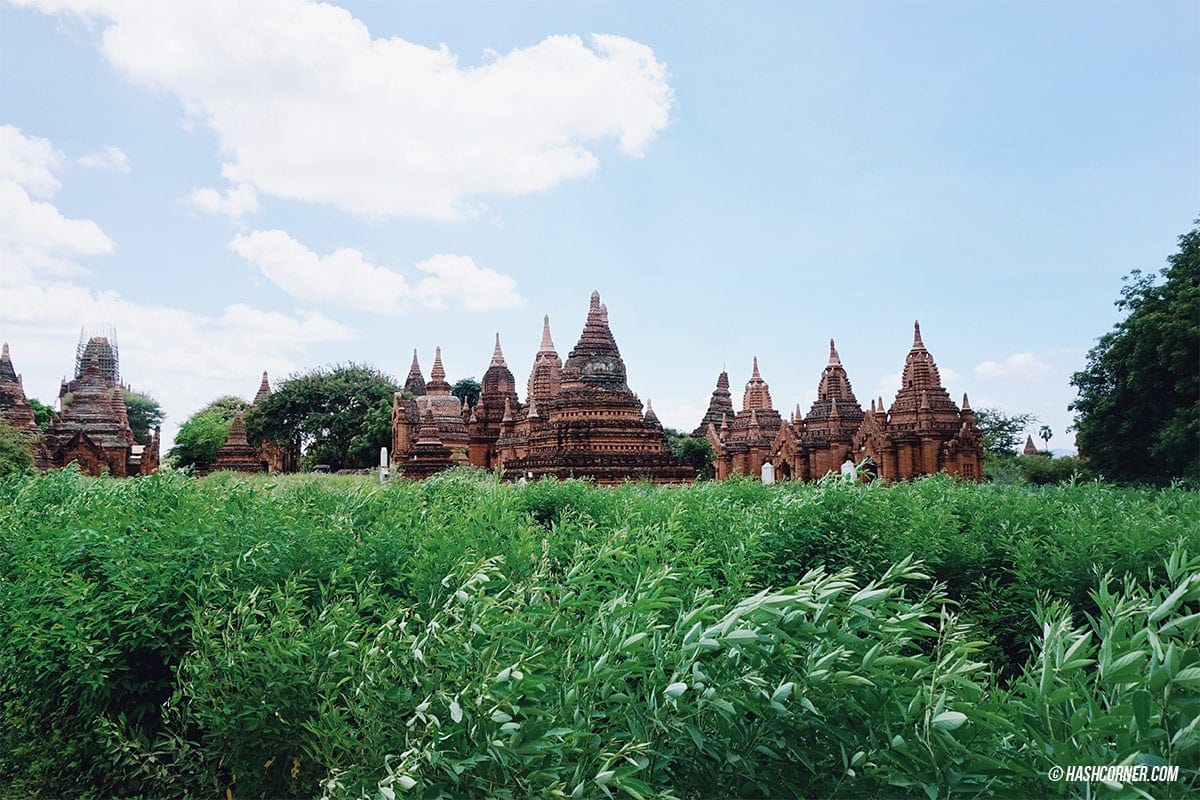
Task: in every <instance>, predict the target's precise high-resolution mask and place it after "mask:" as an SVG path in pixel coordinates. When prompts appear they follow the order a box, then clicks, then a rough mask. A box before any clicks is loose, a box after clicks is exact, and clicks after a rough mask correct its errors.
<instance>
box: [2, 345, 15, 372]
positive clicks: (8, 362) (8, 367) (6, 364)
mask: <svg viewBox="0 0 1200 800" xmlns="http://www.w3.org/2000/svg"><path fill="white" fill-rule="evenodd" d="M16 379H17V371H16V370H15V369H13V364H12V358H10V357H9V355H8V342H5V343H4V349H3V350H2V351H0V381H15V380H16Z"/></svg>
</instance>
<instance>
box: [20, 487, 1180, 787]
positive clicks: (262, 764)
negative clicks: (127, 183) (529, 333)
mask: <svg viewBox="0 0 1200 800" xmlns="http://www.w3.org/2000/svg"><path fill="white" fill-rule="evenodd" d="M1198 642H1200V494H1198V493H1196V492H1194V491H1187V490H1183V489H1178V488H1175V489H1165V490H1137V489H1119V488H1114V487H1112V486H1107V485H1103V484H1080V485H1065V486H1059V487H1039V488H1033V487H1028V486H997V485H973V484H965V483H961V482H958V481H955V480H950V479H946V478H944V477H934V478H930V479H925V480H921V481H918V482H916V483H912V484H904V485H897V486H891V487H885V486H863V485H858V484H850V485H848V484H844V483H840V482H828V483H824V484H820V485H803V484H784V485H776V486H763V485H761V484H759V483H757V482H754V481H740V480H739V481H727V482H724V483H720V484H717V483H707V484H698V485H696V486H693V487H687V488H655V487H651V486H645V485H627V486H625V487H621V488H616V489H603V488H595V487H592V486H590V485H588V484H586V483H579V482H563V483H558V482H543V483H537V484H531V485H529V486H526V487H518V486H514V485H510V484H503V483H498V482H496V480H495V479H494V478H493V477H492V476H490V475H487V474H484V473H475V472H463V471H455V472H451V473H447V474H444V475H442V476H439V477H436V478H433V479H430V480H427V481H424V482H420V483H393V484H390V485H388V486H386V487H380V486H378V485H377V484H374V483H372V482H369V481H366V480H363V479H353V478H336V477H333V478H331V477H324V478H317V477H310V476H291V477H286V478H281V479H270V478H266V477H263V478H252V479H247V478H240V477H233V476H229V475H216V476H213V477H210V478H208V479H205V480H194V479H191V478H188V477H186V476H183V475H178V474H163V475H156V476H152V477H149V478H144V479H131V480H123V481H122V480H110V479H93V478H86V477H81V476H80V475H78V473H76V472H73V471H62V472H55V473H50V474H45V475H37V476H28V477H10V478H6V479H3V480H0V703H2V706H0V708H2V715H0V781H3V785H4V786H5V788H4V789H2V790H0V796H8V797H26V796H41V797H113V796H141V797H181V796H189V797H206V798H207V797H213V798H216V797H220V798H224V797H226V796H227V792H228V794H229V795H231V796H232V797H234V798H256V797H272V798H273V797H292V796H295V797H320V796H322V795H325V796H328V797H368V798H377V797H382V798H384V799H385V800H390V798H392V797H422V798H434V797H445V798H470V797H500V798H504V797H512V798H525V797H632V798H649V797H660V798H680V800H682V799H683V798H725V797H802V796H803V797H825V796H833V797H880V796H897V797H916V798H925V797H928V798H934V797H945V796H949V795H951V794H954V795H959V796H963V795H965V796H984V797H1043V796H1079V797H1085V796H1087V797H1106V796H1114V797H1116V796H1121V797H1124V796H1130V797H1136V796H1153V797H1185V796H1189V795H1191V796H1195V793H1196V792H1197V791H1200V771H1198V768H1200V729H1198V728H1200V649H1198V647H1197V644H1198ZM1115 764H1145V765H1161V764H1169V765H1174V766H1179V767H1180V768H1181V772H1180V776H1179V780H1178V781H1176V782H1174V783H1162V782H1160V783H1154V784H1151V783H1144V784H1143V783H1134V784H1127V785H1123V786H1116V785H1113V786H1106V785H1104V784H1101V783H1096V784H1090V785H1089V784H1085V783H1067V782H1057V783H1056V782H1053V781H1051V780H1049V779H1048V778H1047V777H1046V775H1047V773H1048V772H1049V771H1050V769H1051V767H1054V766H1064V767H1066V766H1071V765H1115ZM1142 792H1144V793H1145V794H1140V793H1142Z"/></svg>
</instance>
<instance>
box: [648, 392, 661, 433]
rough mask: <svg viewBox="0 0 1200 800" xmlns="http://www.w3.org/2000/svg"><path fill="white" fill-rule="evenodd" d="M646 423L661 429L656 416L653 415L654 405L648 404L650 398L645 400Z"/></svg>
mask: <svg viewBox="0 0 1200 800" xmlns="http://www.w3.org/2000/svg"><path fill="white" fill-rule="evenodd" d="M645 419H646V422H648V423H650V424H651V425H654V426H656V427H659V428H661V427H662V423H661V422H659V421H658V415H657V414H655V413H654V405H653V404H652V403H651V402H650V398H649V397H647V398H646V417H645Z"/></svg>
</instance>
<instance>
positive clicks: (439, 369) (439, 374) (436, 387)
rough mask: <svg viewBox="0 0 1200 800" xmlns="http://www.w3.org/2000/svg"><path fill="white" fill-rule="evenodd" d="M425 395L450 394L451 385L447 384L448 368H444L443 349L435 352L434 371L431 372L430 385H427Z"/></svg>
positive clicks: (439, 348)
mask: <svg viewBox="0 0 1200 800" xmlns="http://www.w3.org/2000/svg"><path fill="white" fill-rule="evenodd" d="M425 393H426V394H429V395H448V394H450V384H448V383H446V368H445V367H443V366H442V348H441V347H437V348H435V349H434V351H433V369H431V370H429V383H427V384H425Z"/></svg>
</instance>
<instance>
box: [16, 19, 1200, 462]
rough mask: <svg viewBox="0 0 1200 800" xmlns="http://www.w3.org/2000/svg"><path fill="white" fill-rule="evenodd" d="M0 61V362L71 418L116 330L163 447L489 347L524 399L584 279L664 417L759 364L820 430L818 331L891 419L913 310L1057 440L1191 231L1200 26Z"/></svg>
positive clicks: (237, 37) (766, 24)
mask: <svg viewBox="0 0 1200 800" xmlns="http://www.w3.org/2000/svg"><path fill="white" fill-rule="evenodd" d="M593 34H598V36H595V37H593ZM0 59H2V62H0V126H4V127H3V128H0V132H2V133H3V137H2V138H0V209H3V213H0V219H3V220H4V221H2V222H0V248H2V249H0V258H2V259H3V261H2V263H0V270H2V271H3V275H4V283H5V290H4V292H3V293H2V294H0V338H3V339H5V340H7V341H9V342H10V344H11V346H12V354H13V359H14V362H15V364H16V367H17V369H18V371H20V372H22V373H23V374H24V378H25V386H26V390H27V392H28V393H29V394H31V395H33V396H36V397H39V398H40V399H42V400H44V401H52V400H53V399H54V398H55V396H56V394H57V386H58V381H59V379H60V378H61V377H62V375H63V374H64V373H66V372H67V371H68V370H69V369H70V367H71V359H72V356H73V352H74V345H75V341H76V339H77V337H78V333H79V327H80V325H82V324H87V323H93V322H109V323H112V324H113V325H115V326H116V328H117V331H118V337H119V340H120V343H121V355H122V372H123V374H124V377H125V378H126V379H127V380H128V381H129V382H130V383H132V384H133V385H134V386H135V387H136V388H139V389H143V390H146V391H149V392H150V393H152V394H153V395H155V396H156V397H157V398H158V399H159V400H160V401H161V402H162V403H163V405H164V407H165V409H166V411H167V412H168V414H169V420H168V425H167V430H166V431H165V433H166V434H167V436H168V437H169V436H171V435H172V434H173V431H174V428H175V426H177V425H178V423H180V422H181V421H182V420H183V419H185V418H186V417H187V416H188V415H189V414H191V413H192V412H194V411H195V410H197V409H198V408H200V407H201V406H203V405H204V404H205V403H206V402H208V401H209V400H211V399H212V398H214V397H216V396H218V395H221V394H227V393H234V394H240V395H241V396H243V397H250V396H252V395H253V392H254V390H255V388H256V387H257V384H258V377H259V373H260V372H261V370H263V369H268V370H270V372H271V374H272V377H273V378H275V379H276V380H278V379H280V378H283V377H284V376H286V375H287V374H288V373H290V372H292V371H295V370H303V369H307V368H310V367H313V366H317V365H320V364H326V363H332V362H344V361H350V360H353V361H358V362H369V363H371V364H374V365H376V366H378V367H379V368H381V369H383V370H385V371H387V372H390V373H391V374H393V375H396V376H398V377H401V378H402V377H403V375H404V374H405V373H406V372H407V368H408V363H409V360H410V358H411V353H412V348H414V347H416V348H418V349H419V351H420V354H421V360H422V365H423V366H424V367H425V369H426V371H427V372H428V369H429V367H430V365H431V363H432V357H433V348H434V346H435V345H441V347H442V349H443V354H444V360H445V364H446V369H447V372H448V373H449V376H450V379H451V380H454V379H457V378H461V377H467V376H474V377H476V378H478V377H479V376H480V375H481V374H482V372H483V370H484V369H485V368H486V366H487V363H488V360H489V357H490V355H491V350H492V337H493V335H494V333H495V332H496V331H499V332H500V334H501V337H502V341H503V345H504V352H505V354H506V356H507V357H508V363H509V365H510V367H511V368H512V369H513V371H514V373H515V374H516V376H517V378H518V381H519V382H521V383H522V384H523V382H524V381H525V379H526V377H527V375H528V369H529V365H530V364H531V363H532V360H533V353H534V351H535V350H536V348H537V345H538V342H539V339H540V331H541V319H542V315H543V314H549V315H550V319H551V326H552V329H553V333H554V339H555V342H556V344H557V346H558V350H559V352H560V354H561V355H563V356H564V357H565V356H566V354H567V352H568V351H569V350H570V348H571V346H572V345H573V344H574V342H575V340H576V339H577V337H578V335H579V331H580V329H581V327H582V325H583V320H584V316H585V312H586V309H587V301H588V294H589V293H590V292H591V291H592V290H593V289H598V290H599V291H600V292H601V295H602V297H603V299H604V301H605V303H606V304H607V306H608V308H609V315H610V319H611V323H612V327H613V331H614V334H615V335H616V338H617V341H618V343H619V344H620V346H621V349H622V353H623V355H624V356H625V359H626V362H627V365H628V372H629V380H630V385H631V387H632V388H633V389H634V391H636V392H638V393H639V395H640V396H641V397H642V398H643V399H646V398H652V399H653V401H654V407H655V410H656V412H657V413H658V415H659V416H660V418H662V419H663V421H664V423H665V424H667V425H671V426H674V427H678V428H682V429H685V430H690V429H691V428H692V427H694V426H695V424H696V423H697V422H698V421H699V418H700V416H701V415H702V414H703V411H704V409H705V407H706V405H707V402H708V397H709V394H710V392H711V391H712V388H713V384H714V382H715V380H716V376H717V373H718V372H720V370H721V368H722V367H723V366H726V367H727V368H728V369H729V372H730V379H731V381H732V383H733V384H734V389H735V396H737V397H735V402H737V401H738V400H740V387H741V386H742V384H743V383H744V382H745V381H746V379H747V378H748V377H749V372H750V362H751V358H752V357H753V356H758V358H759V363H760V366H761V368H762V373H763V376H764V378H765V379H766V380H767V381H768V383H769V384H770V386H771V391H772V395H773V397H774V399H775V403H776V406H777V407H778V408H780V409H781V410H783V411H785V412H787V411H790V410H791V409H792V408H793V407H794V406H795V404H796V403H799V404H800V405H801V407H802V408H803V410H804V411H807V409H808V405H809V404H810V403H811V402H812V400H813V398H814V396H815V389H816V385H817V381H818V377H819V375H820V372H821V369H822V367H823V366H824V364H825V362H826V359H827V354H828V340H829V339H830V338H831V337H833V338H835V339H836V340H837V344H838V349H839V351H840V354H841V357H842V361H843V363H844V364H845V366H846V368H847V371H848V373H849V376H850V379H851V382H852V384H853V387H854V389H855V391H856V393H857V396H858V398H859V400H860V401H861V402H862V403H863V405H864V406H865V405H866V404H867V403H868V401H869V400H870V399H871V398H872V397H876V396H879V395H882V396H883V397H884V399H885V401H886V402H888V403H890V402H891V398H892V396H893V395H894V393H895V390H896V388H897V387H898V381H899V373H900V371H901V368H902V366H903V361H904V356H905V355H906V353H907V352H908V349H909V346H910V344H911V341H912V322H913V320H914V319H920V321H921V325H922V333H923V335H924V340H925V342H926V344H927V345H928V347H929V349H930V350H931V352H932V353H933V354H934V356H935V358H936V359H937V361H938V363H939V365H940V366H941V368H942V371H943V377H944V378H945V382H946V383H947V385H948V388H949V389H950V390H951V392H952V394H954V395H955V396H956V399H957V398H959V397H960V396H961V393H962V392H963V391H966V392H968V393H969V394H970V397H971V402H972V405H973V406H975V407H976V408H979V407H985V406H998V407H1000V408H1002V409H1003V410H1004V411H1006V412H1008V413H1017V412H1026V411H1027V412H1032V413H1035V414H1037V415H1039V416H1040V418H1041V420H1042V421H1043V422H1045V423H1047V424H1049V425H1050V426H1051V427H1052V428H1053V430H1054V431H1055V436H1054V439H1053V440H1052V441H1051V446H1052V447H1055V448H1069V447H1070V445H1071V442H1072V439H1073V437H1072V436H1071V435H1069V434H1068V433H1067V432H1066V428H1067V426H1068V425H1069V423H1070V420H1071V416H1070V412H1068V411H1067V404H1068V403H1069V402H1070V401H1071V399H1072V397H1073V396H1074V395H1073V391H1072V388H1071V387H1070V386H1069V385H1068V380H1069V377H1070V374H1071V373H1072V372H1073V371H1075V370H1077V369H1080V368H1082V366H1083V364H1084V359H1085V355H1086V352H1087V350H1088V348H1089V347H1090V346H1091V345H1092V344H1093V343H1094V341H1095V339H1096V337H1098V336H1100V335H1101V334H1102V333H1104V332H1105V331H1107V330H1108V329H1109V328H1110V327H1111V326H1112V324H1113V323H1114V322H1115V321H1116V320H1117V319H1118V311H1117V309H1116V308H1115V307H1114V306H1113V301H1114V300H1115V299H1116V297H1117V295H1118V292H1119V290H1120V286H1121V277H1122V276H1123V275H1124V274H1126V273H1127V272H1128V271H1129V270H1131V269H1133V268H1142V269H1149V270H1155V269H1158V268H1159V267H1160V266H1162V265H1163V263H1164V259H1165V258H1166V256H1167V255H1168V254H1170V253H1171V252H1173V251H1174V250H1175V239H1176V237H1177V236H1178V235H1179V234H1181V233H1183V232H1184V231H1185V230H1188V229H1189V228H1190V227H1191V224H1192V220H1193V219H1194V218H1195V217H1196V216H1197V214H1198V212H1200V6H1197V5H1196V4H1195V3H1136V4H1135V3H1086V4H1085V3H1051V4H1047V3H1036V4H1021V3H1001V4H996V3H867V2H864V3H850V4H842V3H838V4H824V3H822V4H818V3H768V4H754V3H738V4H733V3H645V4H635V3H558V4H549V3H546V4H542V3H505V2H490V3H478V4H474V3H458V2H453V3H437V4H435V3H416V4H404V3H393V2H356V3H349V2H348V3H342V4H340V8H337V7H333V6H328V5H317V4H312V3H302V2H299V0H269V2H261V3H252V2H238V3H193V2H186V1H185V0H180V2H173V3H168V4H158V3H145V2H137V1H132V2H127V1H126V0H33V1H30V0H22V1H21V2H17V3H15V4H12V3H9V4H3V5H0Z"/></svg>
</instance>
